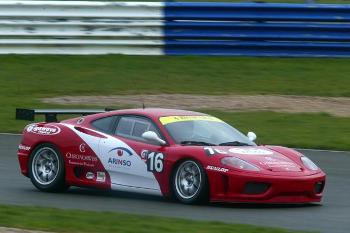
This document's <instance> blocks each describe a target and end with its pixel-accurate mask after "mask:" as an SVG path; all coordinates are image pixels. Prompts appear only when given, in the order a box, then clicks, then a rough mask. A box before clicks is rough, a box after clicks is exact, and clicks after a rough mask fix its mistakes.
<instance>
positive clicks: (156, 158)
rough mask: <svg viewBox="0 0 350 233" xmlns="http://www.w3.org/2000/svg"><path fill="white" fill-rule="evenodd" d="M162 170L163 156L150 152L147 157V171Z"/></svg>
mask: <svg viewBox="0 0 350 233" xmlns="http://www.w3.org/2000/svg"><path fill="white" fill-rule="evenodd" d="M163 169H164V154H162V153H157V152H150V153H149V154H148V156H147V171H150V172H162V171H163Z"/></svg>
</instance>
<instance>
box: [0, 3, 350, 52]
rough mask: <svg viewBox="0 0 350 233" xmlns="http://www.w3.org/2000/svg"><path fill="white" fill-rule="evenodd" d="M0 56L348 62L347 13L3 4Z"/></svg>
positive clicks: (337, 7)
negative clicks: (238, 57)
mask: <svg viewBox="0 0 350 233" xmlns="http://www.w3.org/2000/svg"><path fill="white" fill-rule="evenodd" d="M0 53H2V54H9V53H17V54H26V53H29V54H109V53H112V54H136V55H138V54H140V55H162V54H166V55H228V56H235V55H244V56H288V57H305V56H306V57H350V5H344V4H343V5H342V4H276V3H218V2H215V3H204V2H193V3H188V2H187V3H185V2H165V3H164V2H163V3H161V2H158V3H156V2H90V1H89V2H87V1H80V2H78V1H0Z"/></svg>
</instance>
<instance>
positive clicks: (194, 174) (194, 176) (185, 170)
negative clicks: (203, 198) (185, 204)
mask: <svg viewBox="0 0 350 233" xmlns="http://www.w3.org/2000/svg"><path fill="white" fill-rule="evenodd" d="M201 179H202V177H201V172H200V168H199V166H198V165H197V164H196V163H195V162H193V161H186V162H184V163H182V164H181V165H180V166H179V168H178V169H177V172H176V175H175V186H176V191H177V193H178V194H179V195H180V196H181V197H182V198H184V199H190V198H193V197H194V196H195V195H196V194H197V193H198V191H199V189H200V185H201Z"/></svg>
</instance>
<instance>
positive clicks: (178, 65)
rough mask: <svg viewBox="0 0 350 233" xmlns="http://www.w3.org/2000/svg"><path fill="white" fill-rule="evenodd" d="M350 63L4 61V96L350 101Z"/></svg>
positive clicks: (0, 84)
mask: <svg viewBox="0 0 350 233" xmlns="http://www.w3.org/2000/svg"><path fill="white" fill-rule="evenodd" d="M349 62H350V59H310V58H308V59H287V58H240V57H205V56H203V57H180V56H179V57H164V56H147V57H145V56H118V55H109V56H0V67H1V68H0V88H1V96H5V97H7V98H15V99H16V100H20V102H19V103H18V104H21V101H24V102H26V101H29V100H33V99H35V98H38V97H48V96H57V95H97V94H127V93H129V94H130V93H131V94H135V93H160V92H162V93H190V94H285V95H313V96H350V88H349V87H350V79H349V75H348V74H349V73H350V66H349Z"/></svg>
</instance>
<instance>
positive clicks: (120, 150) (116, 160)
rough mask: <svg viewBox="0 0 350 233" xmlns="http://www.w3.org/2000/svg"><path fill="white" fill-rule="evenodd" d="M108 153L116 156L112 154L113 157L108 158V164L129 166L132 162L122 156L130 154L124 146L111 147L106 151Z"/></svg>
mask: <svg viewBox="0 0 350 233" xmlns="http://www.w3.org/2000/svg"><path fill="white" fill-rule="evenodd" d="M108 153H115V155H116V156H117V157H116V156H115V155H114V156H113V157H109V158H108V164H110V165H115V166H119V167H131V165H132V163H131V161H130V160H128V159H127V158H125V157H124V158H122V157H123V156H127V157H129V156H132V154H133V153H132V152H131V151H130V150H129V149H128V148H125V147H116V148H113V149H111V150H110V151H108Z"/></svg>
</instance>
